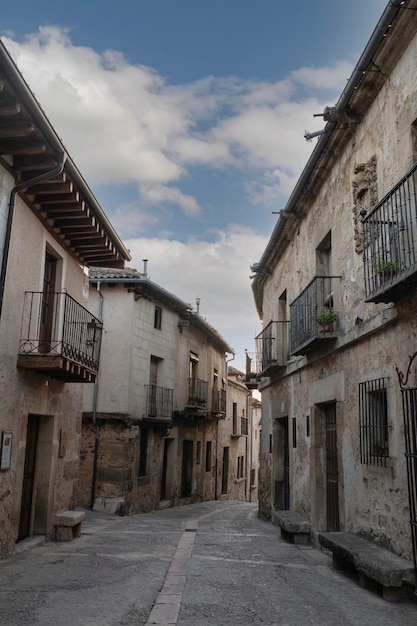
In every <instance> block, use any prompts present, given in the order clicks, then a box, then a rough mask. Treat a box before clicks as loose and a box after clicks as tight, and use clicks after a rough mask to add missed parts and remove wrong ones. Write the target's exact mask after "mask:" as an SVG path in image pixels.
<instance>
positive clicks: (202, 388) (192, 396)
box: [187, 378, 208, 408]
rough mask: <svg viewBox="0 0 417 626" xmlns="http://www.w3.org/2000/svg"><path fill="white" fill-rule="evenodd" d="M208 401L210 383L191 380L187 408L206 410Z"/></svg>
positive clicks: (197, 379) (195, 379)
mask: <svg viewBox="0 0 417 626" xmlns="http://www.w3.org/2000/svg"><path fill="white" fill-rule="evenodd" d="M207 401H208V382H207V381H205V380H200V379H199V378H190V379H189V382H188V401H187V406H194V407H198V408H206V407H207Z"/></svg>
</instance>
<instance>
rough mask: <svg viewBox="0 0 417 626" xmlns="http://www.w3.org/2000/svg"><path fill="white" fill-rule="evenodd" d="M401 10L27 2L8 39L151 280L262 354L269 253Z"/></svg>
mask: <svg viewBox="0 0 417 626" xmlns="http://www.w3.org/2000/svg"><path fill="white" fill-rule="evenodd" d="M386 4H387V2H386V0H366V2H363V0H350V1H349V2H347V0H344V1H339V2H334V0H333V1H331V0H315V2H311V0H310V1H307V0H299V1H298V2H283V1H282V0H257V1H256V2H255V0H211V1H210V2H206V1H202V0H129V1H128V0H119V2H117V3H116V2H114V0H112V1H110V0H84V1H81V0H72V1H71V2H70V3H69V2H65V3H64V2H57V1H56V0H55V1H54V2H52V1H49V0H42V1H41V2H36V0H20V2H19V3H13V5H12V3H8V5H7V6H6V7H4V8H3V10H2V30H1V31H0V35H1V36H2V39H3V41H4V43H5V44H6V46H7V48H8V49H9V51H10V53H11V54H12V56H13V58H14V59H15V61H16V63H17V65H18V67H19V68H20V70H21V71H22V73H23V75H24V76H25V78H26V80H27V82H28V83H29V85H30V87H31V88H32V90H33V91H34V92H35V95H36V96H37V98H38V100H39V102H40V103H41V105H42V107H43V109H44V110H45V112H46V114H47V116H48V117H49V119H50V120H51V122H52V123H53V125H54V126H55V129H56V130H57V133H58V135H59V136H60V137H61V138H62V140H63V142H64V144H65V145H66V146H67V148H68V151H69V153H70V154H71V156H72V158H73V159H74V160H75V162H76V164H77V165H78V167H79V169H80V170H81V172H82V174H83V176H84V177H85V178H86V180H87V182H88V183H89V185H90V187H91V188H92V190H93V192H94V193H95V194H96V196H97V198H98V200H99V202H100V203H101V205H102V206H103V208H104V210H105V211H106V213H107V214H108V216H109V218H110V219H111V221H112V222H113V224H114V225H115V227H116V229H117V230H118V232H119V233H120V235H121V237H122V238H123V240H124V241H125V243H126V245H127V246H128V247H129V248H130V250H131V252H132V256H133V260H132V264H131V266H132V267H136V268H137V269H140V268H141V266H142V262H141V259H143V258H148V259H149V265H148V269H149V273H150V275H151V278H152V279H153V280H155V281H156V282H158V283H159V284H161V285H162V286H163V287H165V288H166V289H168V290H170V291H172V292H173V293H175V294H176V295H178V296H179V297H181V298H183V299H184V300H186V301H189V302H190V303H191V304H193V305H194V304H195V298H197V297H199V298H201V306H200V312H201V314H202V315H203V316H205V317H207V320H208V321H209V322H210V323H211V324H212V325H213V326H215V327H216V328H217V329H218V330H219V331H220V332H221V333H222V334H223V335H224V337H225V338H226V339H227V340H228V341H229V343H230V344H231V345H232V346H234V347H235V349H236V350H237V353H238V354H237V359H236V363H235V365H236V366H237V367H240V368H243V363H244V348H245V347H247V348H248V349H249V351H253V349H254V343H253V338H254V336H255V335H256V334H257V333H258V332H259V330H260V328H261V323H260V321H259V320H258V319H257V316H256V312H255V308H254V304H253V298H252V293H251V289H250V280H249V275H250V269H249V265H250V264H251V263H253V262H255V261H257V260H259V257H260V256H261V254H262V251H263V249H264V248H265V245H266V243H267V240H268V238H269V235H270V233H271V232H272V229H273V227H274V224H275V221H276V214H275V213H273V212H274V211H278V210H279V209H280V208H282V207H283V206H284V205H285V201H286V198H287V197H288V195H289V193H290V192H291V190H292V188H293V186H294V184H295V182H296V180H297V178H298V176H299V174H300V172H301V170H302V168H303V166H304V165H305V163H306V161H307V159H308V156H309V154H310V152H311V150H312V148H313V147H314V144H309V143H306V141H305V140H304V138H303V135H304V131H305V130H309V131H313V130H317V129H319V128H321V127H322V125H323V120H322V119H321V118H313V114H315V113H321V112H322V111H323V109H324V107H325V106H329V105H333V104H335V102H336V101H337V99H338V97H339V95H340V93H341V91H342V90H343V87H344V85H345V84H346V81H347V80H348V79H349V77H350V74H351V71H352V69H353V67H354V64H355V62H356V61H357V60H358V58H359V56H360V54H361V52H362V51H363V49H364V47H365V45H366V43H367V41H368V39H369V38H370V36H371V34H372V32H373V30H374V28H375V26H376V24H377V22H378V20H379V18H380V16H381V14H382V12H383V10H384V8H385V6H386Z"/></svg>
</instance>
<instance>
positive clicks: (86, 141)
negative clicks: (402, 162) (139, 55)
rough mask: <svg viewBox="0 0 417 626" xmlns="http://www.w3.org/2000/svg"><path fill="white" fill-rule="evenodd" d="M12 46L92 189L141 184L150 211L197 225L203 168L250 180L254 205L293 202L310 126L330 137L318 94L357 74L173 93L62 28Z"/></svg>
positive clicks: (343, 66) (173, 88)
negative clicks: (194, 177) (192, 190)
mask: <svg viewBox="0 0 417 626" xmlns="http://www.w3.org/2000/svg"><path fill="white" fill-rule="evenodd" d="M3 40H4V42H5V44H6V46H7V48H8V49H9V50H10V52H11V54H12V56H13V58H14V59H15V60H16V62H17V64H18V66H19V68H20V69H21V71H22V73H23V75H24V76H25V77H26V79H27V80H28V82H29V84H30V86H31V88H32V90H33V91H34V92H35V94H36V96H37V98H38V100H39V102H40V103H41V104H42V106H43V108H44V109H45V111H46V114H47V115H48V117H49V119H50V120H51V122H52V123H53V124H54V126H55V128H56V129H57V132H58V134H59V135H60V136H61V137H62V139H63V142H64V143H65V144H66V145H67V147H68V150H69V152H70V154H71V156H72V157H73V158H74V160H75V161H76V163H77V165H78V166H79V167H80V169H81V171H82V172H83V173H84V174H85V176H86V178H87V180H91V181H92V182H97V183H107V184H108V183H117V184H125V183H132V182H134V183H137V184H138V188H139V190H140V200H141V204H142V205H146V203H148V204H149V205H154V204H155V203H156V202H158V203H161V204H162V205H163V204H164V203H169V204H171V205H172V204H174V205H176V206H178V207H179V208H180V210H182V211H183V212H184V213H185V214H186V215H188V216H191V217H195V216H198V215H199V214H200V213H201V211H202V204H203V200H202V199H201V198H193V197H191V196H190V195H187V194H184V193H183V192H182V190H181V180H182V179H183V178H184V177H186V176H189V175H190V169H191V168H192V167H196V166H202V165H203V166H206V167H210V168H212V169H222V171H223V172H224V171H225V170H227V168H230V169H231V170H232V171H239V172H244V173H245V175H246V176H247V179H248V180H250V181H252V182H251V184H250V185H249V187H248V188H250V189H251V190H252V195H250V196H249V198H252V199H253V201H254V202H258V203H259V202H260V201H261V198H262V197H265V198H268V197H271V196H272V194H276V193H281V194H282V193H285V194H286V193H288V184H287V183H288V181H292V180H294V179H295V178H296V177H297V176H298V174H299V172H300V170H301V168H302V166H303V165H304V163H305V162H306V159H307V158H308V155H309V153H310V152H311V146H309V145H308V144H306V142H305V140H304V137H303V135H304V131H305V130H306V128H305V127H306V120H310V121H311V124H310V127H309V128H308V130H310V131H313V130H316V129H318V128H320V125H321V124H322V123H323V122H322V120H321V119H320V118H319V119H318V120H313V117H312V116H313V113H319V112H321V111H323V108H324V106H326V105H328V104H333V102H330V103H329V102H324V101H323V102H321V101H320V100H319V99H318V98H317V97H315V96H314V95H313V92H312V90H313V89H314V90H317V92H322V90H331V91H335V90H339V88H340V86H341V85H342V84H343V81H346V78H347V77H348V76H349V72H350V66H349V65H348V64H347V63H336V64H334V65H332V66H331V67H328V68H301V69H299V70H297V71H294V72H292V73H291V74H290V75H289V76H288V77H287V78H286V80H282V81H277V82H275V83H268V82H266V81H258V82H257V81H243V80H240V79H239V78H223V77H218V78H216V77H212V76H208V77H204V78H202V79H201V80H198V81H194V82H193V83H190V84H185V85H169V84H167V81H166V80H165V79H164V78H163V77H162V76H160V75H159V74H158V73H157V72H156V71H155V70H154V69H152V68H150V67H145V66H143V65H132V64H131V63H129V61H128V60H127V59H126V58H125V57H124V56H123V55H122V54H121V53H120V52H118V51H113V50H107V51H105V52H103V53H98V52H96V51H95V50H93V49H91V48H87V47H82V46H75V45H74V44H73V43H72V41H71V39H70V35H69V32H68V31H67V30H65V29H62V28H59V27H52V26H48V27H41V28H40V29H39V31H38V32H36V33H34V34H32V35H30V36H29V37H27V38H26V39H25V40H24V41H23V42H21V43H18V42H16V41H14V40H13V39H12V38H11V37H10V36H9V37H5V38H3ZM300 89H301V90H302V89H304V90H307V91H308V90H309V93H310V95H309V96H308V97H304V96H303V99H301V96H300ZM271 175H272V178H271ZM268 187H269V189H268ZM256 188H257V189H258V192H257V193H253V190H254V189H256Z"/></svg>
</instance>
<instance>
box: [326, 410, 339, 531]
mask: <svg viewBox="0 0 417 626" xmlns="http://www.w3.org/2000/svg"><path fill="white" fill-rule="evenodd" d="M324 412H325V417H326V496H327V497H326V500H327V505H326V506H327V530H329V531H338V530H340V528H339V472H338V467H337V428H336V404H335V403H332V404H329V405H327V406H325V408H324Z"/></svg>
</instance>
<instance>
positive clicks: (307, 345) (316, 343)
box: [264, 331, 339, 376]
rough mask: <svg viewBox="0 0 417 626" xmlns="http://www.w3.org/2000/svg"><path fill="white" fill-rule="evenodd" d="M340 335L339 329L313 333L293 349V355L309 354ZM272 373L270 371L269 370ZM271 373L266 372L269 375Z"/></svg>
mask: <svg viewBox="0 0 417 626" xmlns="http://www.w3.org/2000/svg"><path fill="white" fill-rule="evenodd" d="M338 337H339V333H338V332H337V331H331V332H327V333H319V334H316V335H312V336H311V337H309V338H308V340H307V341H305V342H304V343H302V344H301V345H299V346H297V348H295V349H294V350H292V351H291V354H292V355H293V356H303V355H305V354H309V352H313V351H314V350H318V349H319V348H321V347H323V346H324V345H326V344H328V343H331V342H332V341H336V339H337V338H338ZM269 374H270V372H269ZM269 374H266V373H265V374H264V375H265V376H266V375H269Z"/></svg>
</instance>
